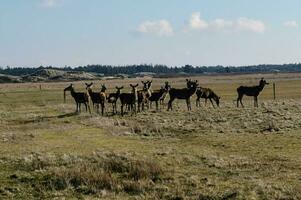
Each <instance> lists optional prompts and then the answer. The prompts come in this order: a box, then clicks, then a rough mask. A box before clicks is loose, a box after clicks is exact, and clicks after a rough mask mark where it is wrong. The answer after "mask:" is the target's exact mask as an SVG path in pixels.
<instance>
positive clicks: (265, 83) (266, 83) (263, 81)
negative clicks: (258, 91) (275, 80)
mask: <svg viewBox="0 0 301 200" xmlns="http://www.w3.org/2000/svg"><path fill="white" fill-rule="evenodd" d="M259 85H260V86H262V87H264V86H265V85H269V83H268V82H266V80H264V78H261V80H260V82H259Z"/></svg>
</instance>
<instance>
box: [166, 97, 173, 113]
mask: <svg viewBox="0 0 301 200" xmlns="http://www.w3.org/2000/svg"><path fill="white" fill-rule="evenodd" d="M172 102H173V99H169V101H168V107H167V111H169V110H172Z"/></svg>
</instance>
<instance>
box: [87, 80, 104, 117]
mask: <svg viewBox="0 0 301 200" xmlns="http://www.w3.org/2000/svg"><path fill="white" fill-rule="evenodd" d="M85 84H86V86H87V87H86V89H87V91H88V92H89V95H90V97H91V100H92V102H93V108H95V106H96V110H97V113H99V106H101V114H102V115H103V114H104V110H105V101H106V93H105V91H106V89H107V88H106V86H105V85H104V84H103V85H102V87H101V91H100V92H93V91H92V87H93V83H90V84H87V83H85Z"/></svg>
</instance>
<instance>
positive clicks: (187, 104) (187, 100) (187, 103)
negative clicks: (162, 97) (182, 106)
mask: <svg viewBox="0 0 301 200" xmlns="http://www.w3.org/2000/svg"><path fill="white" fill-rule="evenodd" d="M186 106H187V110H188V111H189V110H190V109H189V99H186Z"/></svg>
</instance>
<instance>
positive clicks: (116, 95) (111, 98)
mask: <svg viewBox="0 0 301 200" xmlns="http://www.w3.org/2000/svg"><path fill="white" fill-rule="evenodd" d="M116 89H117V91H116V92H115V93H111V94H109V95H108V98H107V99H108V103H111V104H112V108H113V115H114V114H116V113H117V107H116V105H117V100H118V99H119V96H120V93H121V90H122V89H123V86H122V87H117V86H116Z"/></svg>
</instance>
